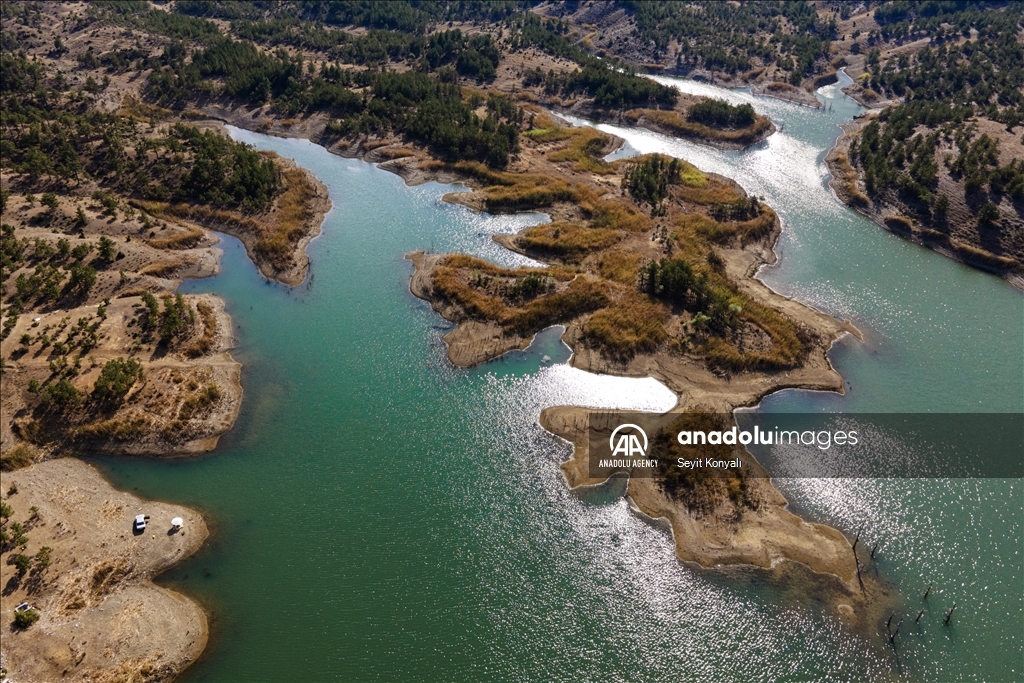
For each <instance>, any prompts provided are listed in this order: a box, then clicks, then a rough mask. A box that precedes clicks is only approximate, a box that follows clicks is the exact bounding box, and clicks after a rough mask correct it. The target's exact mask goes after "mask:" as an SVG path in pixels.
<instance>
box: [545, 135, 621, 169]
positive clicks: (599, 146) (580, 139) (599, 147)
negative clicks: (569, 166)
mask: <svg viewBox="0 0 1024 683" xmlns="http://www.w3.org/2000/svg"><path fill="white" fill-rule="evenodd" d="M538 137H540V136H538ZM568 139H569V145H568V146H567V147H565V148H564V149H560V150H557V151H553V152H548V155H547V157H548V159H549V160H550V161H554V162H561V161H575V162H576V164H575V166H574V167H573V170H576V171H582V172H590V173H599V174H602V175H606V174H610V173H614V172H615V165H614V164H609V163H606V162H605V161H604V160H602V159H601V158H600V156H601V152H602V151H603V150H604V149H605V147H607V145H608V142H609V141H610V140H611V138H610V137H609V136H608V135H605V134H604V133H602V132H600V131H598V130H596V129H594V128H572V129H569V137H568Z"/></svg>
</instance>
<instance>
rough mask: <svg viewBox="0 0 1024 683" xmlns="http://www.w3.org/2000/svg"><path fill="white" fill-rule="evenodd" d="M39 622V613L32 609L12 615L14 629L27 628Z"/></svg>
mask: <svg viewBox="0 0 1024 683" xmlns="http://www.w3.org/2000/svg"><path fill="white" fill-rule="evenodd" d="M37 621H39V612H37V611H36V610H34V609H26V610H22V611H21V612H15V613H14V627H15V628H19V629H22V628H28V627H29V626H31V625H32V624H34V623H36V622H37Z"/></svg>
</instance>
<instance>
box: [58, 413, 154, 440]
mask: <svg viewBox="0 0 1024 683" xmlns="http://www.w3.org/2000/svg"><path fill="white" fill-rule="evenodd" d="M151 428H152V424H151V423H150V421H149V420H148V419H146V418H145V417H143V416H141V415H132V416H126V417H115V418H111V419H109V420H101V421H99V422H93V423H91V424H85V425H82V426H80V427H76V428H75V429H74V430H72V432H71V435H70V436H71V437H72V438H74V439H81V440H86V441H89V440H93V439H102V440H112V441H131V440H133V439H138V438H141V437H143V436H145V435H146V434H148V433H149V432H150V430H151Z"/></svg>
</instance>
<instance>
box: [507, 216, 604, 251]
mask: <svg viewBox="0 0 1024 683" xmlns="http://www.w3.org/2000/svg"><path fill="white" fill-rule="evenodd" d="M621 239H622V233H621V232H619V231H618V230H611V229H609V228H585V227H582V226H580V225H576V224H574V223H565V222H562V221H556V222H554V223H548V224H546V225H538V226H536V227H533V228H530V229H529V230H527V231H525V232H524V233H522V234H521V235H520V236H519V237H518V238H517V240H516V241H517V242H518V243H519V245H520V246H521V247H523V248H524V249H530V250H534V251H540V252H544V253H547V254H552V255H555V256H558V257H560V258H564V259H568V260H578V259H579V258H581V257H582V256H583V255H584V254H586V253H587V252H591V251H598V250H601V249H607V248H608V247H610V246H612V245H613V244H615V243H616V242H618V241H619V240H621Z"/></svg>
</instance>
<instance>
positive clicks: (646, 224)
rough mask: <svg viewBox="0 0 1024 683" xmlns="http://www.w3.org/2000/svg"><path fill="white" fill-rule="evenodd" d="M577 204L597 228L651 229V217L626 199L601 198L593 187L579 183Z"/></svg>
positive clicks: (634, 231) (627, 230) (642, 230)
mask: <svg viewBox="0 0 1024 683" xmlns="http://www.w3.org/2000/svg"><path fill="white" fill-rule="evenodd" d="M574 189H575V193H576V204H577V206H579V208H580V210H581V211H583V214H584V215H585V216H587V217H588V218H590V219H591V226H592V227H595V228H611V229H613V230H624V231H626V232H632V233H640V232H647V231H648V230H650V229H651V219H650V218H648V217H647V216H645V215H644V214H642V213H641V212H639V211H638V210H637V209H636V208H634V206H633V205H632V204H628V203H626V202H624V201H612V200H608V199H601V198H600V197H599V196H598V194H597V192H595V191H594V190H593V188H591V187H589V186H587V185H577V186H576V187H575V188H574Z"/></svg>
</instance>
